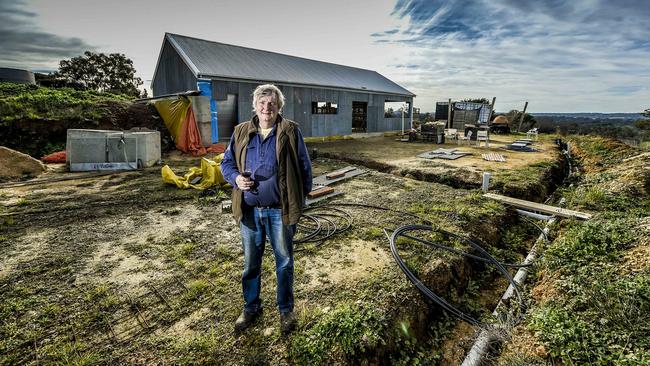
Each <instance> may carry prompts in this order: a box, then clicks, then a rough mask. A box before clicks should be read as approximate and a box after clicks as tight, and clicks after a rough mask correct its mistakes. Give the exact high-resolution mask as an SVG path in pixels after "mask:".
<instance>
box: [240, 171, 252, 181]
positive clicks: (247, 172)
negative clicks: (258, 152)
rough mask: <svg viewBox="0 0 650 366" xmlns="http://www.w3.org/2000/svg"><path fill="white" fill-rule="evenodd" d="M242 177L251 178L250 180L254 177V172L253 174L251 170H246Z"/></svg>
mask: <svg viewBox="0 0 650 366" xmlns="http://www.w3.org/2000/svg"><path fill="white" fill-rule="evenodd" d="M241 175H242V177H244V178H249V179H250V177H251V175H253V172H251V171H250V170H246V171H244V172H243V173H241Z"/></svg>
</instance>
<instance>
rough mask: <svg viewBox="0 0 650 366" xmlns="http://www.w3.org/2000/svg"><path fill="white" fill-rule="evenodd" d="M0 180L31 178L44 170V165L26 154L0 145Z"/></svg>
mask: <svg viewBox="0 0 650 366" xmlns="http://www.w3.org/2000/svg"><path fill="white" fill-rule="evenodd" d="M0 166H1V167H2V169H0V181H7V180H13V179H20V178H33V177H37V176H39V175H40V174H41V173H43V172H44V171H45V165H43V163H41V162H40V161H38V160H36V159H34V158H32V157H31V156H29V155H27V154H23V153H21V152H18V151H15V150H11V149H9V148H6V147H4V146H0Z"/></svg>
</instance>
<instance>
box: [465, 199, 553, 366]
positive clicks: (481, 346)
mask: <svg viewBox="0 0 650 366" xmlns="http://www.w3.org/2000/svg"><path fill="white" fill-rule="evenodd" d="M517 211H519V210H517ZM555 221H556V217H555V216H553V217H551V219H549V220H548V221H547V223H546V226H545V227H544V229H543V233H541V234H539V237H538V238H537V240H536V241H535V244H533V247H532V248H531V249H530V252H529V253H528V256H526V259H525V260H524V264H530V263H532V262H533V261H534V260H535V259H536V258H537V243H538V242H539V241H540V240H544V239H545V238H546V236H548V232H549V230H550V226H551V225H553V223H555ZM528 269H529V267H521V268H519V270H518V271H517V274H515V278H514V280H515V283H516V284H517V286H520V285H521V284H522V283H523V282H524V281H525V280H526V277H527V276H528ZM514 291H515V288H514V287H513V286H512V284H511V285H510V286H508V289H506V292H505V293H504V294H503V296H501V300H500V301H499V303H498V304H497V306H496V308H495V309H494V311H493V312H492V314H493V315H495V316H496V315H497V311H498V310H499V307H500V306H502V304H504V302H505V301H507V300H508V299H510V298H511V297H512V295H513V293H514ZM494 340H495V336H494V332H490V331H488V330H486V329H483V330H481V332H480V333H479V335H478V337H477V339H476V342H474V345H473V346H472V349H470V350H469V352H468V353H467V356H466V357H465V360H464V361H463V363H462V366H479V365H481V361H482V360H483V357H485V355H486V354H487V352H488V350H489V345H490V343H491V342H492V341H494Z"/></svg>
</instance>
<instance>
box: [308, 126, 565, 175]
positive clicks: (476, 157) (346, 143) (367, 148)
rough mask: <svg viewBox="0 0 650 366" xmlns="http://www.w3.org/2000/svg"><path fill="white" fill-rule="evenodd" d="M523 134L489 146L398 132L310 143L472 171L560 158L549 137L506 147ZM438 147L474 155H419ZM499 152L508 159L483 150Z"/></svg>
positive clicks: (412, 164) (411, 164)
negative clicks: (407, 138)
mask: <svg viewBox="0 0 650 366" xmlns="http://www.w3.org/2000/svg"><path fill="white" fill-rule="evenodd" d="M524 137H525V136H523V135H492V136H491V140H490V146H489V147H486V146H485V144H484V143H481V145H480V146H477V145H476V141H472V143H471V144H470V143H467V142H462V144H459V143H458V141H453V140H446V141H445V143H444V144H434V143H431V142H422V141H418V142H400V141H396V139H397V138H396V137H395V136H382V137H369V138H359V139H350V140H339V141H328V142H324V143H320V142H312V143H309V144H308V145H309V146H310V147H312V148H317V149H318V151H319V152H324V153H331V154H335V155H338V156H349V157H355V158H360V159H366V160H373V161H377V162H380V163H383V164H388V165H392V166H395V167H397V168H417V169H421V170H424V171H428V170H440V169H453V168H456V169H458V168H464V169H467V170H469V171H471V172H484V171H501V170H509V169H517V168H521V167H524V166H527V165H530V164H534V163H538V162H541V161H551V160H554V159H556V158H557V148H556V147H555V146H554V145H553V142H552V141H551V140H550V139H545V138H541V139H540V140H539V141H535V142H534V143H533V145H532V146H533V147H534V148H536V149H538V150H539V151H538V152H533V153H528V152H518V151H511V150H506V149H504V148H503V147H504V146H505V145H508V144H510V143H512V142H514V141H515V140H517V139H518V138H524ZM439 148H443V149H456V150H457V151H459V152H468V153H470V154H471V155H468V156H465V157H462V158H459V159H456V160H443V159H425V158H419V157H417V155H419V154H422V153H424V152H427V151H433V150H436V149H439ZM490 153H497V154H501V155H503V156H504V157H505V159H506V161H505V162H496V161H487V160H484V159H483V157H482V154H490Z"/></svg>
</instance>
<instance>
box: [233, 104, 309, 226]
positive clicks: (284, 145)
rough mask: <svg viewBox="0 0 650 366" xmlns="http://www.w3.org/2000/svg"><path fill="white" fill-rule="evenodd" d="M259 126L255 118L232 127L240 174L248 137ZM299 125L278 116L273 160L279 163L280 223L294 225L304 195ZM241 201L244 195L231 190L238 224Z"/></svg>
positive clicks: (240, 213) (300, 213)
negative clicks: (299, 153) (299, 151)
mask: <svg viewBox="0 0 650 366" xmlns="http://www.w3.org/2000/svg"><path fill="white" fill-rule="evenodd" d="M258 126H259V122H258V118H257V116H255V117H253V119H252V120H250V121H246V122H243V123H240V124H238V125H237V126H235V132H234V133H233V138H234V139H235V142H234V151H233V156H234V158H235V162H236V163H237V168H238V169H239V171H240V172H242V171H244V166H245V162H246V150H247V149H246V146H248V142H249V140H250V137H251V135H253V134H256V133H257V127H258ZM297 128H298V124H297V123H296V122H293V121H290V120H288V119H285V118H281V117H278V121H277V122H276V130H275V134H276V144H275V147H276V157H277V162H278V175H277V178H278V188H279V191H280V205H281V207H282V223H283V224H285V225H293V224H296V223H298V220H299V219H300V216H301V215H302V209H303V204H304V202H305V196H306V194H307V193H308V192H304V188H303V184H302V180H303V177H302V176H301V173H300V167H299V165H298V164H299V162H298V141H297V137H296V129H297ZM243 201H244V194H243V192H242V191H241V190H240V189H239V188H237V187H233V190H232V213H233V215H234V216H235V220H236V221H237V223H239V222H240V221H241V218H242V204H243Z"/></svg>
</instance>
